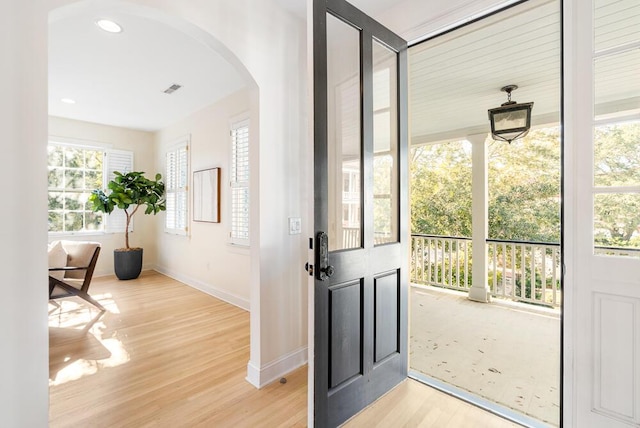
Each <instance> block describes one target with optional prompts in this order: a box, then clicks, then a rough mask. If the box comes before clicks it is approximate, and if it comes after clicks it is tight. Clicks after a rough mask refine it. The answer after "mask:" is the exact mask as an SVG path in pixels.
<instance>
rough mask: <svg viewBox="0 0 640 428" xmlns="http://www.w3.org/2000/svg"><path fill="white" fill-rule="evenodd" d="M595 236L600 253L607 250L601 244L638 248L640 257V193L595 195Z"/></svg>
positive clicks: (611, 246)
mask: <svg viewBox="0 0 640 428" xmlns="http://www.w3.org/2000/svg"><path fill="white" fill-rule="evenodd" d="M593 235H594V239H595V245H596V253H598V254H602V253H603V251H602V248H599V247H607V248H637V249H638V250H639V251H638V253H637V255H638V256H640V195H639V194H633V193H611V194H597V195H595V196H594V225H593ZM605 254H606V252H605ZM618 255H621V254H618Z"/></svg>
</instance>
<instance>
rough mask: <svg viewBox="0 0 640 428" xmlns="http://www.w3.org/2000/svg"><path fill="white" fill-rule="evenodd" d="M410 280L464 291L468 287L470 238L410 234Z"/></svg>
mask: <svg viewBox="0 0 640 428" xmlns="http://www.w3.org/2000/svg"><path fill="white" fill-rule="evenodd" d="M411 281H412V282H415V283H418V284H427V285H435V286H437V287H445V288H451V289H455V290H467V289H468V288H469V287H471V239H469V238H460V237H454V236H436V235H419V234H414V235H411Z"/></svg>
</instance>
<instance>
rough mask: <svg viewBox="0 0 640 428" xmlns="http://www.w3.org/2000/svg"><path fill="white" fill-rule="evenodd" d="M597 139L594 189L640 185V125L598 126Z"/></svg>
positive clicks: (628, 123)
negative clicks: (596, 187)
mask: <svg viewBox="0 0 640 428" xmlns="http://www.w3.org/2000/svg"><path fill="white" fill-rule="evenodd" d="M593 139H594V162H595V165H594V172H593V174H594V185H596V186H634V185H640V122H626V123H617V124H611V125H602V126H598V127H596V128H595V131H594V138H593Z"/></svg>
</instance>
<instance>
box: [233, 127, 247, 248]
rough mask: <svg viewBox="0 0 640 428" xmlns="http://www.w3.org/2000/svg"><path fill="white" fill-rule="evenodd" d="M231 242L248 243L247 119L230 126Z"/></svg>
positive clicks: (237, 243)
mask: <svg viewBox="0 0 640 428" xmlns="http://www.w3.org/2000/svg"><path fill="white" fill-rule="evenodd" d="M230 185H231V233H230V235H231V243H232V244H236V245H245V246H248V245H249V121H248V120H244V121H241V122H236V123H234V124H233V125H232V126H231V183H230Z"/></svg>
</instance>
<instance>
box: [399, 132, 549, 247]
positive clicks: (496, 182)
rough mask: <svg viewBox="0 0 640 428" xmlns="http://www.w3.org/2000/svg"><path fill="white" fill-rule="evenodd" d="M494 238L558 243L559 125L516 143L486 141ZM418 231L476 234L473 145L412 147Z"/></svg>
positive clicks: (414, 219)
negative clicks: (472, 221) (473, 217)
mask: <svg viewBox="0 0 640 428" xmlns="http://www.w3.org/2000/svg"><path fill="white" fill-rule="evenodd" d="M486 144H487V145H488V158H489V237H490V238H493V239H503V240H527V241H538V242H559V240H560V142H559V134H558V129H557V128H549V129H541V130H536V131H532V132H530V133H529V135H528V136H527V137H525V138H524V139H522V140H517V141H514V142H512V143H511V144H507V143H504V142H494V141H493V140H491V139H488V140H487V143H486ZM411 227H412V231H413V233H425V234H433V235H449V236H467V237H468V236H471V145H470V143H468V142H466V141H459V142H451V143H444V144H435V145H429V146H420V147H414V148H413V149H412V150H411Z"/></svg>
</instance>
